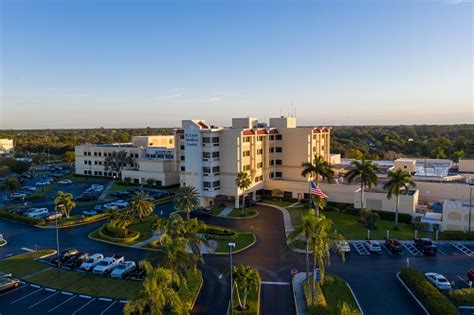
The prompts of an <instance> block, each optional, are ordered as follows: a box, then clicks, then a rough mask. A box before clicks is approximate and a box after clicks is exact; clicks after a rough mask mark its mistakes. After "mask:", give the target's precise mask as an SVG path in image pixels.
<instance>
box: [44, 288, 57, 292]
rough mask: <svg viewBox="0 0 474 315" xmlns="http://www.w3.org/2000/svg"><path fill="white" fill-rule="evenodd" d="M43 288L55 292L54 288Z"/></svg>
mask: <svg viewBox="0 0 474 315" xmlns="http://www.w3.org/2000/svg"><path fill="white" fill-rule="evenodd" d="M45 290H46V291H49V292H56V289H51V288H45Z"/></svg>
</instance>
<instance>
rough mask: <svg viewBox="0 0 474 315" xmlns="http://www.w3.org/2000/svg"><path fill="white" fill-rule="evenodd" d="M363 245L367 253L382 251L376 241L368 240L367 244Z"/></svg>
mask: <svg viewBox="0 0 474 315" xmlns="http://www.w3.org/2000/svg"><path fill="white" fill-rule="evenodd" d="M365 245H366V246H367V249H368V250H369V252H373V253H379V252H381V251H382V246H380V243H379V242H378V241H371V240H368V241H367V242H365Z"/></svg>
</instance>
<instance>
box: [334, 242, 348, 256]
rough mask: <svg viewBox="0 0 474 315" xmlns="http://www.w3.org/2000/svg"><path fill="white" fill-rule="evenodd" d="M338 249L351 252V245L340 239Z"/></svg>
mask: <svg viewBox="0 0 474 315" xmlns="http://www.w3.org/2000/svg"><path fill="white" fill-rule="evenodd" d="M337 249H338V250H340V251H342V252H344V253H346V254H347V253H350V252H351V247H350V246H349V243H347V241H338V242H337Z"/></svg>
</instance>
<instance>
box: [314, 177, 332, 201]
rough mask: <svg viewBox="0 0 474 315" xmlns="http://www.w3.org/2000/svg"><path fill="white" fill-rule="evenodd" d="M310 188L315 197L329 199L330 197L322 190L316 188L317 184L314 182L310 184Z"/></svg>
mask: <svg viewBox="0 0 474 315" xmlns="http://www.w3.org/2000/svg"><path fill="white" fill-rule="evenodd" d="M309 187H310V191H311V195H315V196H318V197H320V198H323V199H329V196H328V195H326V194H325V193H323V192H322V191H321V189H319V187H318V186H316V184H315V183H314V182H313V181H311V182H309Z"/></svg>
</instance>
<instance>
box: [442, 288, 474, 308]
mask: <svg viewBox="0 0 474 315" xmlns="http://www.w3.org/2000/svg"><path fill="white" fill-rule="evenodd" d="M448 297H449V299H450V300H451V302H453V303H454V304H455V305H456V306H474V289H460V290H452V291H449V293H448Z"/></svg>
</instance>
